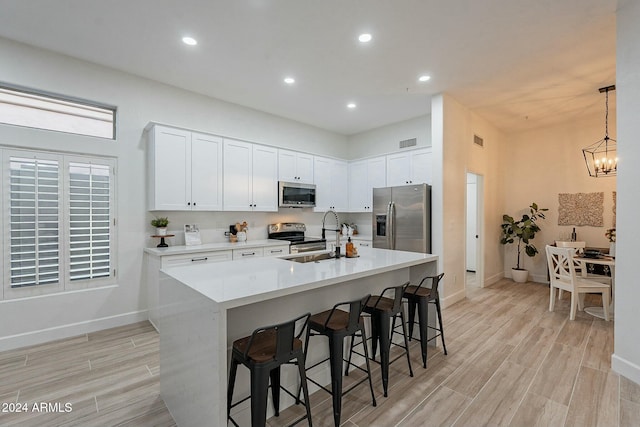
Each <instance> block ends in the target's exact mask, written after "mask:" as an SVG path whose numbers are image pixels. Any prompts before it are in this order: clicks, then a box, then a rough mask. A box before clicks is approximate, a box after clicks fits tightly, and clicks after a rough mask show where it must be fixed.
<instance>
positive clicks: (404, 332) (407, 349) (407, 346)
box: [394, 310, 413, 377]
mask: <svg viewBox="0 0 640 427" xmlns="http://www.w3.org/2000/svg"><path fill="white" fill-rule="evenodd" d="M400 321H401V323H402V335H403V336H404V351H405V353H406V354H407V364H408V365H409V376H410V377H413V369H412V368H411V357H410V356H409V340H408V339H407V324H406V323H405V320H404V311H402V310H400ZM394 325H395V317H394Z"/></svg>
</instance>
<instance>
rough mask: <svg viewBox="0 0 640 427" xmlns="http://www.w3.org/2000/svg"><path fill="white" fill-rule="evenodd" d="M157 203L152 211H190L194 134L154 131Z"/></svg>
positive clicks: (161, 129)
mask: <svg viewBox="0 0 640 427" xmlns="http://www.w3.org/2000/svg"><path fill="white" fill-rule="evenodd" d="M153 132H154V135H153V145H154V146H153V148H152V150H153V158H152V159H150V161H151V162H153V169H154V174H153V175H154V176H153V177H152V178H150V179H153V183H152V187H153V189H152V190H151V191H153V192H154V193H153V197H152V198H151V200H153V201H154V202H153V203H152V205H151V206H149V209H150V210H165V211H180V210H190V209H191V207H190V206H188V205H187V203H188V202H189V197H190V185H191V177H190V174H191V171H190V169H191V158H190V155H189V154H190V153H189V151H190V149H191V132H188V131H184V130H181V129H172V128H167V127H163V126H154V128H153Z"/></svg>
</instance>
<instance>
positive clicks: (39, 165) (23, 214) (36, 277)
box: [8, 157, 60, 288]
mask: <svg viewBox="0 0 640 427" xmlns="http://www.w3.org/2000/svg"><path fill="white" fill-rule="evenodd" d="M9 180H10V183H9V188H10V190H9V211H10V212H9V224H8V225H9V230H10V233H9V234H10V236H9V240H10V241H9V259H10V267H9V281H10V287H11V288H22V287H30V286H33V287H36V286H41V285H47V284H57V283H58V282H59V280H60V263H59V259H60V227H59V226H60V224H59V221H60V174H59V164H58V161H57V160H47V159H36V158H21V157H10V158H9Z"/></svg>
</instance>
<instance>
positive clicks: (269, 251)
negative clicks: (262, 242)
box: [264, 245, 289, 257]
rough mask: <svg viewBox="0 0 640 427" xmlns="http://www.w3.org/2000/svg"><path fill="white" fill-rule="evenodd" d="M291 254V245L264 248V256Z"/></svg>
mask: <svg viewBox="0 0 640 427" xmlns="http://www.w3.org/2000/svg"><path fill="white" fill-rule="evenodd" d="M288 254H289V245H282V246H271V247H267V248H264V256H266V257H269V256H280V255H288Z"/></svg>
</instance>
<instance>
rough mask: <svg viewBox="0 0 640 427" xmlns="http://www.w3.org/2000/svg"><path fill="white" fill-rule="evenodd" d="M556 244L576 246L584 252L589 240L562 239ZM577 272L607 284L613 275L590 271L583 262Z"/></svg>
mask: <svg viewBox="0 0 640 427" xmlns="http://www.w3.org/2000/svg"><path fill="white" fill-rule="evenodd" d="M556 246H557V247H559V248H574V249H576V250H577V251H578V252H579V253H581V252H584V249H585V248H586V247H587V242H565V241H561V240H556ZM581 264H582V265H580V266H579V267H578V268H577V269H576V272H577V273H578V275H579V276H582V277H583V278H584V279H593V280H596V281H598V282H601V283H606V284H607V285H611V276H607V275H604V274H597V273H589V271H588V269H587V265H586V263H581ZM561 297H562V291H560V295H559V297H558V298H561Z"/></svg>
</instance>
